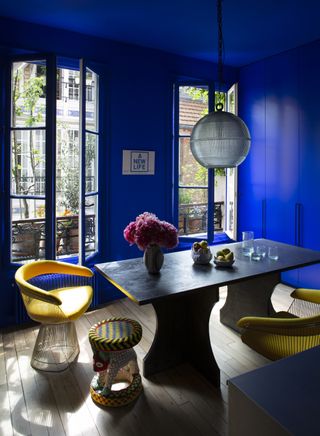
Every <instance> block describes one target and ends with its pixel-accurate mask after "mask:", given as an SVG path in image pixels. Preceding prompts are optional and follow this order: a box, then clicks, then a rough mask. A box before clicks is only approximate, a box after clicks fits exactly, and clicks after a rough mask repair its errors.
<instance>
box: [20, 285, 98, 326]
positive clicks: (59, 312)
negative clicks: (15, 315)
mask: <svg viewBox="0 0 320 436" xmlns="http://www.w3.org/2000/svg"><path fill="white" fill-rule="evenodd" d="M48 293H49V294H52V295H55V296H56V297H58V298H59V299H60V300H61V301H62V304H61V305H60V306H56V305H54V304H50V303H46V302H44V301H41V300H36V299H31V300H30V301H29V303H28V304H27V305H26V308H27V311H28V314H29V316H30V317H31V318H32V319H33V320H34V321H38V322H41V323H45V324H50V323H60V322H66V321H74V320H76V319H78V318H79V317H80V316H81V315H82V314H83V313H84V312H85V311H86V310H87V309H88V307H89V306H90V303H91V300H92V295H93V290H92V287H91V286H75V287H70V288H59V289H54V290H52V291H48Z"/></svg>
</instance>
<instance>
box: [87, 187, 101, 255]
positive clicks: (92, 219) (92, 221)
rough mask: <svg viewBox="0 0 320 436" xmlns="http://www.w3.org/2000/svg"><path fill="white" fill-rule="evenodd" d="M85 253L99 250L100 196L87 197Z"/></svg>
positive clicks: (88, 253)
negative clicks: (98, 219)
mask: <svg viewBox="0 0 320 436" xmlns="http://www.w3.org/2000/svg"><path fill="white" fill-rule="evenodd" d="M85 215H86V218H85V232H86V236H85V253H86V257H87V256H88V255H90V254H91V253H93V252H95V251H97V250H98V226H97V217H98V197H97V196H96V195H95V196H94V195H92V196H90V197H86V206H85Z"/></svg>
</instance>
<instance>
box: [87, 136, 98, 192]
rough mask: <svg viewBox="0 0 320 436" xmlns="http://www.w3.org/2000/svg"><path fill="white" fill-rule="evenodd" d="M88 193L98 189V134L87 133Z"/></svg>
mask: <svg viewBox="0 0 320 436" xmlns="http://www.w3.org/2000/svg"><path fill="white" fill-rule="evenodd" d="M85 166H86V193H89V192H93V191H97V189H98V180H97V178H98V136H97V135H94V134H93V133H86V157H85Z"/></svg>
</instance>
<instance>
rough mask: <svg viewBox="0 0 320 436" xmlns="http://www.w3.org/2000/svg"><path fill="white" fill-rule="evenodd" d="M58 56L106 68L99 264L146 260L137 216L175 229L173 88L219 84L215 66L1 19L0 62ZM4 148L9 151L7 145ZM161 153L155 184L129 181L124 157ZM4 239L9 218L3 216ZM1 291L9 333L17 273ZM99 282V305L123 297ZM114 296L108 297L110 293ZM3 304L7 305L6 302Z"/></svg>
mask: <svg viewBox="0 0 320 436" xmlns="http://www.w3.org/2000/svg"><path fill="white" fill-rule="evenodd" d="M16 49H18V50H25V51H38V52H50V53H55V54H57V55H59V56H65V57H71V58H80V57H84V58H86V59H87V60H89V61H92V62H96V63H99V69H100V72H102V75H103V79H102V80H103V84H104V89H105V91H103V93H102V95H101V99H102V102H103V106H104V112H103V120H102V121H103V126H102V127H103V139H102V141H103V143H102V144H101V145H102V155H101V161H100V164H101V184H100V188H101V193H102V197H101V199H102V212H103V215H102V220H101V221H100V243H101V248H102V253H103V255H102V256H101V257H100V258H99V259H96V261H107V260H114V259H123V258H129V257H137V256H142V252H141V251H139V250H138V249H137V248H136V247H135V246H134V247H130V246H129V244H128V243H127V242H126V241H125V240H124V238H123V229H124V227H125V226H126V225H127V224H128V223H129V222H130V221H132V220H133V219H135V217H136V215H138V214H140V213H142V212H144V211H152V212H154V213H156V214H157V215H158V216H159V217H160V218H161V219H165V220H168V221H172V210H171V194H172V192H171V190H172V131H171V126H172V100H173V98H172V85H173V82H174V80H176V79H178V78H188V77H189V78H196V79H201V80H205V81H212V80H214V79H215V75H216V72H217V71H216V70H217V69H216V66H215V65H214V64H211V63H208V62H204V61H199V60H193V59H188V58H184V57H179V56H175V55H172V54H166V53H163V52H160V51H157V50H151V49H144V48H139V47H137V46H133V45H128V44H120V43H115V42H112V41H107V40H103V39H99V38H94V37H89V36H85V35H81V34H77V33H73V32H68V31H62V30H56V29H50V28H47V27H43V26H33V25H30V24H27V23H21V22H15V21H12V20H6V19H2V18H0V54H1V53H2V54H3V53H8V52H10V51H11V52H12V53H13V52H16V51H17V50H16ZM224 73H225V74H224V75H225V80H226V81H227V82H228V83H230V84H232V83H233V82H235V81H237V77H238V71H237V70H236V69H233V68H227V67H226V68H225V71H224ZM2 147H4V144H2ZM123 149H142V150H154V151H155V152H156V159H155V175H154V176H123V175H122V150H123ZM0 216H1V222H2V228H3V231H2V235H3V234H4V232H5V228H6V226H5V214H4V210H3V208H2V210H0ZM2 273H3V274H4V277H5V280H4V282H2V283H3V287H2V289H1V291H0V293H1V295H2V297H3V300H2V301H3V305H1V307H0V322H1V323H2V325H5V324H11V323H13V322H15V315H16V314H15V313H14V311H15V310H14V308H15V304H14V298H15V295H16V290H15V289H13V288H12V287H11V285H12V284H13V276H12V274H13V272H11V273H10V274H11V275H10V277H9V276H8V273H7V272H4V271H3V267H2V270H1V271H0V274H2ZM106 283H107V282H106V281H105V280H99V289H98V293H99V298H98V300H99V301H98V302H100V303H103V302H104V301H106V300H108V299H111V298H115V297H116V296H117V295H120V294H118V293H117V291H115V290H114V288H113V289H110V287H109V288H107V285H106ZM104 285H105V286H106V289H105V290H104V289H102V287H103V286H104ZM2 297H1V298H2Z"/></svg>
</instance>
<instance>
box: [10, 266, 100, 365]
mask: <svg viewBox="0 0 320 436" xmlns="http://www.w3.org/2000/svg"><path fill="white" fill-rule="evenodd" d="M92 276H93V273H92V271H91V270H90V269H88V268H85V267H83V266H78V265H71V264H67V263H63V262H56V261H52V260H42V261H35V262H31V263H27V264H25V265H23V266H22V267H20V268H19V269H18V270H17V272H16V274H15V280H16V283H17V285H18V287H19V289H20V292H21V296H22V299H23V302H24V306H25V308H26V310H27V313H28V315H29V316H30V318H31V319H33V320H34V321H37V322H40V323H41V326H40V329H39V333H38V337H37V339H36V343H35V346H34V349H33V353H32V358H31V366H32V367H33V368H36V369H40V370H45V371H62V370H64V369H66V368H67V367H68V366H69V363H71V362H72V361H73V360H74V359H75V358H76V356H77V355H78V353H79V343H78V338H77V332H76V329H75V326H74V321H75V320H76V319H78V318H79V317H80V316H81V315H82V314H83V313H84V312H85V311H86V310H87V309H88V307H89V306H90V303H91V300H92V295H93V289H92V286H91V277H92Z"/></svg>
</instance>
